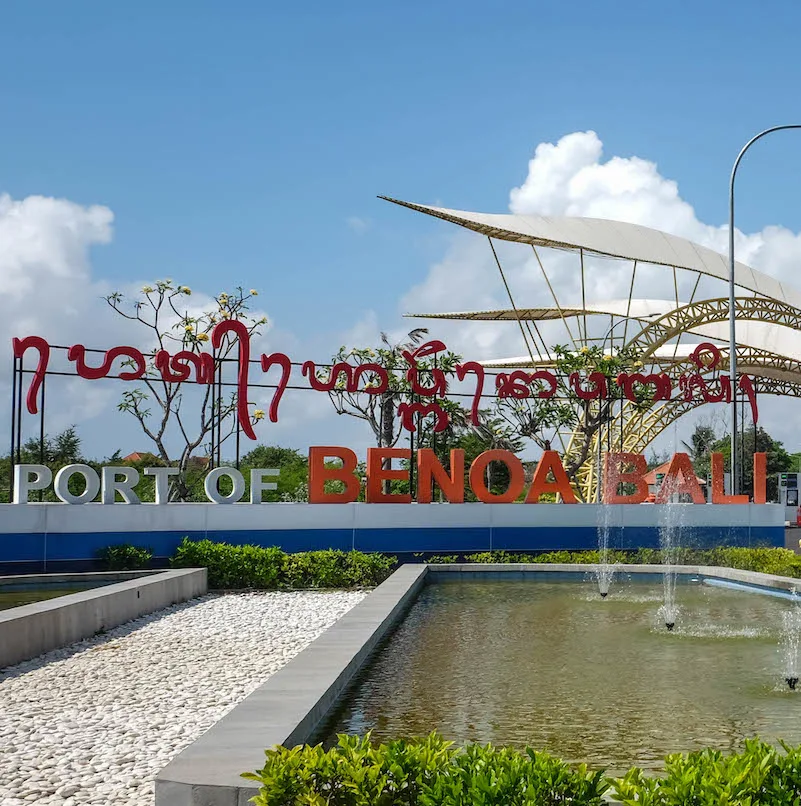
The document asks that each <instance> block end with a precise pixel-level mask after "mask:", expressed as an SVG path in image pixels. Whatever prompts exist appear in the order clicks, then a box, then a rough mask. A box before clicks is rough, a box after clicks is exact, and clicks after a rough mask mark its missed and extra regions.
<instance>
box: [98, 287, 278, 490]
mask: <svg viewBox="0 0 801 806" xmlns="http://www.w3.org/2000/svg"><path fill="white" fill-rule="evenodd" d="M191 295H192V291H191V289H190V288H189V287H188V286H185V285H175V284H174V283H173V282H172V280H159V281H158V282H156V283H155V284H154V285H146V286H144V287H143V288H142V289H141V291H140V292H139V293H138V294H137V295H135V296H133V297H127V296H125V295H124V294H122V293H121V292H115V293H113V294H110V295H109V296H107V297H106V302H107V303H108V304H109V306H110V307H111V308H112V310H114V311H115V312H116V313H117V314H119V315H120V316H122V317H124V318H125V319H128V320H129V321H131V322H135V323H137V324H138V325H139V326H140V328H141V329H143V330H144V331H145V336H144V339H143V340H147V341H148V342H149V345H150V347H151V348H152V350H153V353H154V354H155V352H156V351H158V350H167V351H169V352H172V353H174V352H178V351H181V350H186V351H188V352H192V353H200V352H201V351H202V350H203V349H204V348H208V346H209V342H210V339H211V331H212V329H213V328H214V326H215V325H216V324H217V323H218V322H222V321H225V320H229V319H235V320H238V321H240V322H242V323H243V324H244V325H245V327H246V328H247V331H248V333H249V334H250V335H251V336H254V335H258V334H259V332H260V328H261V327H263V326H264V325H265V324H266V323H267V319H266V317H254V316H252V315H251V314H250V313H249V310H250V303H251V300H252V299H253V298H254V297H256V296H258V292H257V291H256V290H255V289H251V290H250V291H245V290H244V289H243V288H241V287H238V288H236V290H235V291H234V292H233V293H230V294H229V293H220V294H218V295H217V296H215V297H213V298H212V300H211V301H210V302H208V303H207V304H204V305H201V306H195V307H194V308H192V307H190V306H189V304H188V300H189V298H190V297H191ZM236 349H237V344H236V339H235V337H233V336H232V335H231V334H229V333H226V334H225V335H224V336H223V337H222V341H221V343H220V347H219V349H217V350H215V351H214V358H215V362H216V366H217V367H219V366H220V365H221V362H224V361H225V360H226V359H228V358H230V357H231V353H232V352H233V351H235V350H236ZM191 388H193V389H195V390H199V393H198V394H193V395H190V396H187V391H188V390H187V384H186V382H183V383H178V382H169V381H166V380H165V379H164V378H163V377H162V374H161V372H159V371H158V369H157V368H156V366H155V360H154V356H149V361H148V370H147V373H146V375H145V377H144V378H142V380H141V381H139V382H138V385H137V386H135V387H134V388H132V389H127V390H126V391H124V392H123V395H122V399H121V401H120V403H119V405H118V409H119V410H120V411H122V412H125V413H126V414H129V415H130V416H132V417H133V418H134V419H135V420H136V421H137V423H138V424H139V427H140V428H141V430H142V433H143V434H144V435H145V436H146V437H147V439H148V440H150V442H151V443H152V444H153V446H154V447H155V451H154V453H155V454H156V456H158V458H159V459H161V460H162V461H163V462H164V464H165V465H170V466H174V467H177V468H178V470H179V473H178V475H177V476H175V477H174V478H173V481H172V484H171V486H170V500H178V501H185V500H188V498H189V495H190V485H189V483H188V478H187V475H188V472H189V469H190V458H191V457H192V456H193V454H194V452H195V451H197V450H198V449H199V448H201V447H203V448H205V449H206V450H208V443H209V442H210V441H211V438H212V431H213V430H214V429H217V430H216V433H215V434H214V437H215V442H216V444H217V445H221V444H222V443H224V442H225V441H227V440H228V439H229V438H230V437H231V436H232V435H233V434H234V433H235V432H236V428H237V420H236V409H237V399H236V393H235V392H232V393H230V394H228V395H226V396H223V395H222V393H221V392H220V391H219V387H217V386H215V385H213V384H204V385H194V384H192V385H191ZM215 390H217V394H216V396H215ZM263 417H264V412H263V411H261V410H259V409H256V410H254V411H253V413H252V415H251V419H252V422H254V423H255V422H256V421H258V420H260V419H262V418H263Z"/></svg>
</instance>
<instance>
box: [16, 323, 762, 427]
mask: <svg viewBox="0 0 801 806" xmlns="http://www.w3.org/2000/svg"><path fill="white" fill-rule="evenodd" d="M226 337H228V338H233V339H235V340H236V342H237V347H238V354H237V382H236V386H237V393H236V400H237V419H238V422H239V426H240V428H241V429H242V432H243V433H244V434H245V436H247V437H248V438H249V439H252V440H255V439H256V434H255V432H254V430H253V423H254V422H255V420H256V419H258V417H257V416H256V417H254V415H252V414H251V412H250V409H249V403H248V386H249V380H250V373H251V371H252V370H253V365H254V364H255V365H256V366H257V367H258V368H259V369H260V370H261V372H262V373H263V374H270V373H271V372H272V373H274V372H275V371H277V373H278V375H277V380H276V385H275V390H274V392H273V395H272V399H271V401H270V405H269V407H268V411H267V416H268V419H269V420H270V421H271V422H274V423H276V422H278V415H279V407H280V404H281V399H282V397H283V395H284V392H285V391H286V389H287V388H288V387H289V384H290V380H292V379H293V378H294V380H296V381H297V380H298V379H297V378H295V377H294V376H295V375H296V372H295V369H296V367H297V366H298V365H297V364H293V362H292V361H291V360H290V358H289V356H287V355H285V354H284V353H271V354H269V355H264V354H262V355H261V356H259V357H258V359H255V358H251V339H250V333H249V332H248V329H247V327H246V326H245V325H244V324H243V323H242V322H239V321H236V320H225V321H222V322H219V323H218V324H216V325H215V326H214V327H213V328H212V330H211V331H210V339H209V341H210V344H211V347H212V349H213V350H218V349H219V348H220V347H221V345H222V344H223V340H224V339H225V338H226ZM13 350H14V357H15V358H17V359H20V360H21V359H22V358H23V357H24V356H25V355H26V354H27V353H28V352H29V351H31V352H34V353H35V354H36V355H37V364H36V369H35V370H34V371H33V374H32V380H31V383H30V386H29V387H28V392H27V395H26V397H25V400H26V407H27V410H28V412H29V413H30V414H37V413H38V411H39V409H38V406H39V390H40V389H41V386H42V383H43V381H44V378H45V375H46V373H47V368H48V365H49V362H50V353H51V345H50V344H49V343H48V342H47V341H46V340H45V339H43V338H41V337H40V336H27V337H25V338H23V339H18V338H15V339H14V340H13ZM446 350H447V347H446V346H445V344H444V342H441V341H438V340H433V341H427V342H425V343H424V344H421V345H419V346H418V347H416V348H415V349H413V350H404V351H403V354H402V355H403V359H404V361H405V362H406V364H407V368H406V370H405V373H404V374H405V378H406V380H407V381H408V383H409V387H410V390H411V397H412V401H411V402H402V403H400V404H399V405H398V406H397V410H396V414H397V416H398V417H399V418H400V420H401V426H402V428H403V429H405V430H407V431H410V432H413V431H415V429H416V427H417V424H418V423H419V421H420V419H421V418H423V417H429V416H430V417H433V419H434V431H435V432H442V431H444V430H445V429H446V428H447V427H448V425H449V416H448V412H447V411H446V410H445V408H444V407H443V406H442V405H441V403H440V402H439V401H441V400H442V399H443V398H444V397H445V396H446V393H447V391H448V377H447V375H446V373H445V372H444V371H443V370H442V369H438V368H436V367H434V368H431V367H426V368H423V367H421V366H420V363H419V362H420V361H421V359H424V358H432V357H436V355H437V354H438V353H442V352H445V351H446ZM152 358H153V368H152V370H153V371H155V372H156V373H157V377H160V378H161V380H163V381H164V382H165V383H184V382H189V383H196V384H204V385H208V384H212V383H213V382H214V375H215V368H216V359H215V356H214V354H213V353H205V352H202V351H200V352H193V351H190V350H181V351H179V352H177V353H174V354H173V353H170V352H168V351H167V350H159V351H158V352H156V353H155V355H154V356H152ZM690 358H691V360H692V361H693V363H694V364H695V365H696V367H697V368H698V371H697V372H693V373H685V374H683V375H681V376H680V377H679V379H678V389H674V387H673V382H672V380H671V378H670V377H669V376H668V375H667V374H665V373H660V374H650V375H643V374H642V373H640V372H635V373H626V372H622V373H620V374H619V375H618V376H617V378H615V379H614V381H612V380H611V379H608V378H607V377H606V375H604V374H603V373H602V372H597V371H595V372H590V373H588V374H587V375H586V377H585V376H584V375H583V374H582V373H579V372H571V373H570V374H569V375H568V376H567V378H562V379H561V382H562V385H563V387H566V388H567V390H568V391H570V392H571V393H573V394H575V396H576V397H577V398H578V399H579V400H581V401H589V400H599V399H600V400H606V399H609V398H610V397H611V396H612V395H611V390H610V385H614V386H616V387H618V388H619V389H620V390H621V393H622V395H623V397H625V398H626V399H627V400H630V401H632V402H635V403H639V402H641V398H642V390H643V389H644V388H647V389H650V390H651V393H652V395H653V397H652V399H653V401H654V402H658V401H661V400H670V399H673V398H674V395H675V398H678V399H682V400H685V401H687V402H690V401H693V400H700V402H703V403H721V402H725V403H729V402H731V399H732V394H733V392H734V391H735V390H732V385H731V379H730V378H729V377H728V375H719V376H718V377H717V378H715V379H712V378H709V377H707V378H704V377H703V375H702V371H704V372H710V371H714V370H715V369H716V368H717V366H718V364H719V363H720V358H721V355H720V350H719V349H718V348H717V347H716V346H715V345H714V344H709V343H705V344H699V345H698V346H697V347H696V348H695V350H694V351H693V353H692V355H691V356H690ZM67 359H68V360H69V361H70V362H72V363H73V364H74V365H75V372H76V374H77V375H78V376H79V377H81V378H84V379H86V380H97V379H100V378H106V377H108V376H109V375H110V374H111V372H112V367H113V365H114V363H115V362H117V361H121V362H122V363H121V365H120V366H121V367H122V368H121V369H120V371H119V373H118V375H117V376H115V377H118V378H119V379H120V380H122V381H137V380H141V379H142V378H144V377H145V376H146V374H147V373H148V362H147V357H146V355H145V354H144V353H142V352H141V351H140V350H138V349H136V348H135V347H124V346H120V347H112V348H111V349H110V350H107V351H105V353H104V354H103V357H102V359H101V360H100V363H99V364H95V365H94V366H92V365H90V364H88V363H87V349H86V347H84V346H83V345H82V344H74V345H72V346H71V347H69V348H68V350H67ZM300 367H301V375H302V376H303V377H304V378H305V379H306V382H307V384H308V388H310V389H312V390H314V391H317V392H326V393H330V392H332V391H336V390H338V389H341V390H342V391H345V392H350V393H357V392H358V393H363V394H366V395H381V394H384V393H385V392H387V391H388V389H389V386H390V383H389V377H390V376H389V371H388V370H387V369H385V368H384V367H382V366H381V365H380V364H376V363H369V362H368V363H363V364H359V365H352V364H348V363H346V362H339V363H336V364H334V365H333V366H332V367H330V368H328V370H327V377H326V370H325V369H324V368H321V367H320V366H318V365H317V364H316V363H315V362H314V361H304V362H303V363H302V364H301V365H300ZM402 371H403V370H402ZM455 374H456V378H457V380H458V381H460V382H463V381H466V380H467V379H468V378H470V379H472V380H473V382H474V387H473V395H472V405H471V408H470V420H471V422H472V423H473V425H476V426H477V425H479V424H480V420H479V408H480V407H481V400H482V397H486V395H485V392H484V385H485V380H486V377H485V371H484V367H483V366H482V365H481V364H480V363H478V362H476V361H464V362H461V363H459V364H456V366H455ZM423 376H425V377H423ZM559 381H560V379H559V378H558V377H557V376H556V374H555V373H553V372H551V371H549V370H536V371H534V372H528V371H526V370H522V369H519V370H514V371H512V372H508V373H507V372H501V373H498V374H497V375H496V376H495V395H496V397H498V398H499V399H503V398H512V399H515V400H522V399H525V398H540V399H548V398H552V397H554V396H555V395H556V392H557V388H558V386H559ZM737 385H738V387H739V389H740V390H741V391H742V392H743V393H744V394H745V395H746V397H747V398H748V401H749V403H750V406H751V416H752V418H753V421H754V423H756V422H757V420H758V417H759V412H758V409H757V400H756V391H755V388H754V384H753V382H752V380H751V378H750V377H749V376H748V375H741V376H740V377H739V379H738V382H737ZM259 415H261V412H259Z"/></svg>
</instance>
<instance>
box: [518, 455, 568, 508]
mask: <svg viewBox="0 0 801 806" xmlns="http://www.w3.org/2000/svg"><path fill="white" fill-rule="evenodd" d="M549 473H551V474H553V481H548V474H549ZM543 493H556V494H557V495H561V496H562V501H563V502H564V503H565V504H575V503H576V496H575V495H574V493H573V488H572V487H571V486H570V481H569V479H568V478H567V473H565V469H564V467H562V460H561V459H560V458H559V454H558V453H557V452H556V451H545V452H544V453H543V454H542V459H540V461H539V464H538V465H537V469H536V470H535V471H534V478H533V479H532V480H531V487H529V488H528V495H527V496H526V503H527V504H537V503H539V500H540V496H541V495H542V494H543Z"/></svg>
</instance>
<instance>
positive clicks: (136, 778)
mask: <svg viewBox="0 0 801 806" xmlns="http://www.w3.org/2000/svg"><path fill="white" fill-rule="evenodd" d="M365 595H366V594H365V593H363V592H358V591H351V592H334V593H321V592H309V591H301V592H293V593H251V594H233V595H225V596H223V595H209V596H205V597H202V598H201V599H196V600H194V601H193V602H189V603H187V604H181V605H175V606H173V607H170V608H167V609H166V610H162V611H160V612H158V613H155V614H153V615H150V616H145V617H143V618H140V619H137V620H136V621H133V622H130V623H128V624H126V625H123V626H121V627H118V628H116V629H114V630H111V631H109V632H108V633H106V634H104V635H102V636H98V637H96V638H93V639H91V640H87V641H81V642H79V643H77V644H73V645H72V646H71V647H67V648H65V649H61V650H56V651H55V652H50V653H48V654H47V655H42V656H41V657H40V658H37V659H35V660H33V661H28V662H26V663H22V664H19V665H17V666H12V667H9V668H7V669H3V670H0V804H1V805H2V806H27V805H28V804H42V806H51V805H52V806H55V805H56V804H58V805H59V806H78V804H83V803H92V804H103V806H107V805H108V806H110V805H111V804H120V806H121V805H122V804H126V806H152V804H153V802H154V787H153V779H154V777H155V775H156V773H157V772H158V771H159V770H160V769H162V768H163V767H164V766H165V765H166V764H167V763H168V762H169V761H170V760H171V759H172V758H173V757H175V756H176V755H177V754H178V753H179V752H180V751H181V750H183V749H184V748H185V747H186V746H187V745H189V744H191V743H192V742H193V741H194V740H195V739H196V738H197V737H198V736H199V735H200V734H201V733H203V732H205V731H206V730H208V728H209V727H211V725H213V724H214V723H215V722H216V721H217V720H218V719H220V717H222V716H223V714H225V713H226V712H227V711H229V710H230V709H231V708H233V707H234V706H235V705H236V704H237V703H238V702H241V701H242V700H243V699H244V698H245V697H246V696H247V695H248V694H250V693H251V692H252V691H253V690H254V689H255V688H257V687H258V686H259V685H260V684H261V683H263V682H264V681H265V680H266V679H267V678H268V677H269V676H270V675H271V674H272V673H273V672H275V671H276V670H277V669H279V668H280V667H281V666H283V665H284V664H285V663H287V661H289V660H290V658H292V657H294V656H295V655H296V654H297V653H298V652H300V651H301V650H302V649H303V648H304V647H305V646H306V645H308V644H309V643H310V642H311V641H313V640H314V639H315V638H316V637H317V636H318V635H320V633H322V632H323V631H324V630H325V629H327V628H328V627H329V626H330V625H331V624H333V623H334V622H335V621H336V620H337V619H338V618H339V617H340V616H342V615H343V614H344V613H345V612H347V611H348V610H350V608H351V607H353V606H354V605H355V604H356V603H357V602H359V601H360V600H361V599H362V598H364V596H365ZM243 772H244V770H243Z"/></svg>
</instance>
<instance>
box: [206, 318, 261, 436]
mask: <svg viewBox="0 0 801 806" xmlns="http://www.w3.org/2000/svg"><path fill="white" fill-rule="evenodd" d="M229 330H232V331H233V332H234V336H235V337H236V338H237V339H239V371H238V373H237V379H236V411H237V418H238V419H239V425H240V427H241V428H242V430H243V431H244V432H245V436H246V437H247V438H248V439H256V434H255V433H254V431H253V426H252V425H251V424H250V411H249V410H248V371H249V370H250V333H249V332H248V329H247V327H245V325H243V324H242V322H238V321H237V320H236V319H227V320H226V321H225V322H219V323H218V324H216V325H214V327H213V329H212V331H211V346H212V347H213V348H214V349H215V350H219V349H220V345H221V344H222V340H223V336H224V335H225V334H226V333H228V331H229Z"/></svg>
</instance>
